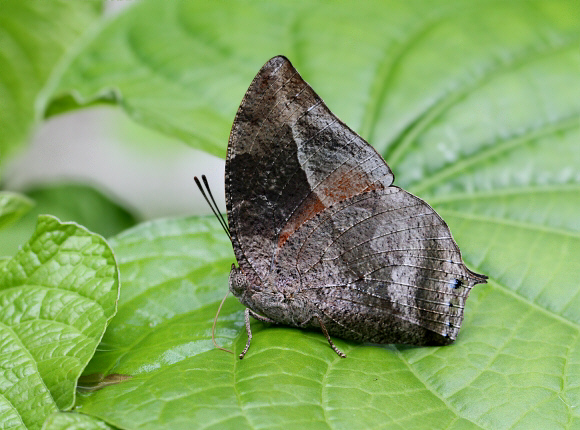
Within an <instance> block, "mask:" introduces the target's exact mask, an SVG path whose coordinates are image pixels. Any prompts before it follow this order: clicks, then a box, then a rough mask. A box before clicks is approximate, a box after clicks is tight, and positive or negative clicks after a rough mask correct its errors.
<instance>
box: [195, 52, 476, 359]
mask: <svg viewBox="0 0 580 430" xmlns="http://www.w3.org/2000/svg"><path fill="white" fill-rule="evenodd" d="M393 180H394V175H393V172H392V171H391V169H390V168H389V166H388V165H387V164H386V162H385V161H384V160H383V158H382V157H381V156H380V155H379V154H378V153H377V152H376V151H375V150H374V149H373V147H371V146H370V145H369V144H368V143H367V142H365V141H364V140H363V139H362V138H361V137H360V136H359V135H358V134H357V133H355V132H354V131H353V130H351V129H350V128H349V127H348V126H347V125H346V124H344V123H343V122H342V121H341V120H340V119H338V118H337V117H336V115H334V114H333V113H332V112H331V111H330V110H329V109H328V107H327V106H326V105H325V104H324V102H323V101H322V99H321V98H320V97H319V96H318V95H317V94H316V93H315V92H314V90H313V89H312V88H311V87H310V86H309V85H308V84H307V83H306V82H305V81H304V80H303V79H302V77H301V76H300V74H299V73H298V72H297V71H296V69H295V68H294V67H293V66H292V64H291V63H290V61H289V60H288V59H287V58H285V57H283V56H277V57H274V58H272V59H271V60H269V61H268V62H267V63H266V64H265V65H264V66H263V67H262V69H261V70H260V71H259V72H258V74H257V75H256V77H255V78H254V80H253V81H252V83H251V85H250V87H249V89H248V90H247V92H246V94H245V96H244V98H243V100H242V103H241V105H240V107H239V109H238V112H237V114H236V117H235V120H234V123H233V126H232V130H231V134H230V139H229V145H228V153H227V159H226V169H225V187H226V205H227V218H228V225H229V234H230V237H231V242H232V245H233V249H234V253H235V256H236V259H237V262H238V267H236V266H235V264H233V265H232V269H231V272H230V278H229V289H230V291H231V292H232V293H233V294H234V295H235V296H236V297H237V298H238V299H239V301H240V302H241V303H242V304H243V305H244V306H246V310H245V322H246V329H247V333H248V341H247V343H246V347H245V349H244V350H243V352H242V353H241V354H240V358H243V357H244V355H245V354H246V352H247V351H248V348H249V347H250V342H251V339H252V333H251V329H250V316H252V317H253V318H255V319H257V320H260V321H264V322H268V323H277V324H284V325H288V326H294V327H300V328H313V329H319V330H321V331H322V333H323V334H324V336H325V337H326V339H327V340H328V342H329V344H330V346H331V347H332V349H333V350H334V351H335V352H336V353H337V354H339V355H340V356H342V357H344V356H345V354H344V353H343V352H342V351H340V350H339V349H338V348H337V347H336V346H335V345H334V343H333V342H332V339H331V337H330V336H331V335H332V336H337V337H340V338H344V339H351V340H355V341H364V342H372V343H398V344H411V345H447V344H449V343H451V342H453V341H454V340H455V339H456V338H457V334H458V332H459V328H460V326H461V322H462V320H463V309H464V305H465V301H466V300H467V296H468V294H469V292H470V290H471V288H472V287H473V286H474V285H476V284H479V283H485V282H486V279H487V277H486V276H485V275H480V274H477V273H474V272H472V271H470V270H469V269H468V268H467V267H466V266H465V264H464V263H463V261H462V258H461V253H460V251H459V248H458V246H457V244H456V243H455V241H454V240H453V238H452V236H451V232H450V230H449V228H448V226H447V224H445V222H444V221H443V219H442V218H441V217H440V216H439V215H438V214H437V213H436V212H435V211H434V210H433V209H432V208H431V207H430V206H429V205H428V204H427V203H425V202H424V201H423V200H421V199H419V198H418V197H415V196H414V195H412V194H410V193H408V192H406V191H405V190H403V189H401V188H399V187H396V186H394V185H392V184H393ZM198 186H199V182H198ZM200 189H201V187H200ZM224 224H225V223H224Z"/></svg>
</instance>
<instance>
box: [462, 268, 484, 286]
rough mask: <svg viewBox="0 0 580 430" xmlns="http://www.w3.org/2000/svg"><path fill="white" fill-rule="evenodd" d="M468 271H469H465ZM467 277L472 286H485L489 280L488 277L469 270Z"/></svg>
mask: <svg viewBox="0 0 580 430" xmlns="http://www.w3.org/2000/svg"><path fill="white" fill-rule="evenodd" d="M467 270H469V269H467ZM469 276H470V277H471V278H472V279H473V285H477V284H487V280H488V278H489V276H487V275H482V274H480V273H475V272H473V271H471V270H469Z"/></svg>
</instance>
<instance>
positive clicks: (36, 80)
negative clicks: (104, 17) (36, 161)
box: [0, 0, 102, 157]
mask: <svg viewBox="0 0 580 430" xmlns="http://www.w3.org/2000/svg"><path fill="white" fill-rule="evenodd" d="M0 7H1V9H2V13H1V14H0V52H1V54H0V154H2V157H5V156H7V155H8V154H10V153H12V152H13V151H14V149H16V148H17V147H18V146H19V145H20V144H22V143H24V141H25V139H26V138H27V137H28V134H29V133H30V131H31V129H32V127H33V126H34V124H35V122H36V121H37V120H39V119H40V118H41V117H42V115H43V111H44V107H45V104H46V99H45V97H44V96H43V95H42V90H43V88H45V86H46V85H47V83H48V80H49V78H50V77H51V75H52V74H53V73H55V67H56V65H57V64H58V63H59V61H61V60H62V59H63V56H64V55H65V54H66V53H67V50H69V49H70V48H71V46H72V45H73V42H74V41H75V39H76V38H77V37H78V36H79V35H81V34H82V33H83V31H84V30H86V29H87V27H88V26H89V25H90V23H91V22H92V21H93V20H94V19H95V18H96V17H97V16H98V15H99V14H100V10H101V7H102V5H101V2H97V1H92V0H91V1H80V2H70V1H66V0H51V1H20V0H2V2H1V4H0Z"/></svg>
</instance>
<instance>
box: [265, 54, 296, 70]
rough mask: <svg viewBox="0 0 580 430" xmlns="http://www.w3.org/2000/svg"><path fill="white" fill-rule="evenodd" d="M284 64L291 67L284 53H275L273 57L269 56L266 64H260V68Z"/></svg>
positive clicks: (278, 66)
mask: <svg viewBox="0 0 580 430" xmlns="http://www.w3.org/2000/svg"><path fill="white" fill-rule="evenodd" d="M284 64H287V65H289V66H290V67H293V66H292V63H291V62H290V60H289V59H288V58H286V57H285V56H284V55H276V56H275V57H272V58H270V59H269V60H268V61H267V62H266V64H264V66H262V70H265V69H272V68H280V67H282V66H283V65H284Z"/></svg>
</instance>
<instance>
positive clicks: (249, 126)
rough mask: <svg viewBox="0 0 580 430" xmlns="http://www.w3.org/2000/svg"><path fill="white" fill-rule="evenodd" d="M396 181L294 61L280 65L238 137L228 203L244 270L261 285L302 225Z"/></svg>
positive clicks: (252, 97) (269, 72) (241, 115)
mask: <svg viewBox="0 0 580 430" xmlns="http://www.w3.org/2000/svg"><path fill="white" fill-rule="evenodd" d="M392 181H393V175H392V173H391V171H390V169H389V168H388V166H387V165H386V163H385V162H384V161H383V160H382V158H381V157H380V156H379V155H378V154H377V153H376V151H375V150H374V149H373V148H372V147H371V146H370V145H368V144H367V143H366V142H365V141H364V140H363V139H362V138H360V137H359V136H358V135H357V134H356V133H355V132H353V131H352V130H351V129H350V128H348V127H347V126H346V125H345V124H344V123H342V122H341V121H340V120H339V119H338V118H337V117H336V116H335V115H333V114H332V112H330V110H329V109H328V108H327V107H326V105H325V104H324V103H323V101H322V100H321V99H320V97H319V96H318V95H317V94H316V93H315V92H314V91H313V90H312V88H311V87H310V86H309V85H308V84H307V83H306V82H305V81H304V80H303V79H302V78H301V77H300V75H299V74H298V73H297V72H296V70H295V69H294V67H292V65H291V64H290V62H289V61H288V60H287V59H286V58H284V57H275V58H273V59H272V60H270V61H269V62H268V63H266V65H265V66H264V67H263V68H262V69H261V70H260V72H259V73H258V75H257V76H256V78H255V79H254V81H253V82H252V84H251V85H250V88H249V89H248V91H247V93H246V95H245V97H244V100H243V101H242V104H241V105H240V108H239V110H238V113H237V115H236V119H235V121H234V125H233V127H232V132H231V135H230V143H229V148H228V158H227V161H226V196H227V206H228V221H229V226H230V230H231V233H232V240H233V242H234V250H235V252H236V257H237V259H238V262H239V264H240V266H241V267H242V268H243V269H245V270H246V271H247V272H249V275H250V276H251V274H252V273H253V274H255V275H256V279H254V281H255V282H259V280H260V279H263V278H265V277H266V276H267V274H268V273H269V272H270V271H271V270H272V266H273V261H274V258H275V255H276V252H277V249H278V248H280V247H281V246H282V245H283V244H284V242H285V241H286V240H287V239H288V237H290V236H291V235H292V234H293V233H294V231H296V229H297V228H299V227H300V225H301V224H302V223H304V222H305V221H306V220H308V219H310V218H312V217H313V216H315V215H316V214H317V213H319V212H321V211H323V210H324V209H325V208H327V207H329V206H331V205H332V204H334V203H336V202H338V201H341V200H344V199H345V198H348V197H351V196H353V195H356V194H358V193H360V192H363V191H364V190H371V189H383V188H385V187H388V186H389V185H390V184H391V183H392ZM241 220H243V222H241Z"/></svg>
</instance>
